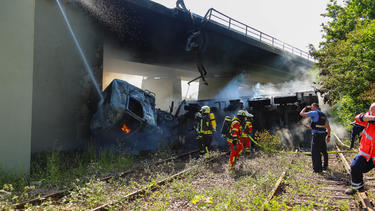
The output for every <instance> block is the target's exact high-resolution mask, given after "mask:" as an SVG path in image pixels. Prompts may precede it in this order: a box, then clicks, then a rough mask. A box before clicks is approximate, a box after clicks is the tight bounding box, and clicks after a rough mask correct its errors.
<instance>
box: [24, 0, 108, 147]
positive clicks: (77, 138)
mask: <svg viewBox="0 0 375 211" xmlns="http://www.w3.org/2000/svg"><path fill="white" fill-rule="evenodd" d="M62 2H63V3H62V4H63V7H64V8H65V11H66V15H67V17H68V19H69V20H70V22H71V26H72V28H73V30H74V32H75V34H76V36H77V39H78V41H79V43H80V45H81V47H82V50H83V52H84V53H85V55H86V57H87V58H88V63H89V64H90V66H91V67H92V69H93V71H94V74H95V77H96V79H97V82H98V83H99V87H101V84H100V83H101V81H102V78H101V77H102V41H101V40H102V39H101V35H100V30H99V29H98V28H96V27H97V23H96V22H94V21H93V20H92V19H91V18H90V16H89V15H88V14H86V13H85V12H83V11H82V10H81V9H79V8H76V7H75V6H74V5H73V4H69V3H64V2H67V1H62ZM17 14H18V12H17ZM34 55H35V57H34V74H33V79H34V80H33V87H34V89H33V94H32V96H33V110H32V114H33V118H32V152H39V151H44V150H53V149H60V150H67V149H73V148H77V147H82V146H84V145H85V144H86V143H87V142H88V140H89V132H90V131H89V121H90V117H91V115H92V112H94V111H95V106H96V105H97V100H98V94H97V92H96V90H95V89H94V86H93V82H92V81H91V80H90V77H89V75H88V72H87V70H86V69H85V68H84V65H83V64H84V63H83V62H82V60H81V57H80V55H79V53H78V50H77V48H76V46H75V45H74V42H73V39H72V36H71V34H70V32H69V30H68V28H67V26H66V23H65V22H64V19H63V16H62V15H61V12H60V10H59V9H58V5H57V3H56V1H51V0H37V1H36V4H35V48H34Z"/></svg>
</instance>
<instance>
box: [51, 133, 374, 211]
mask: <svg viewBox="0 0 375 211" xmlns="http://www.w3.org/2000/svg"><path fill="white" fill-rule="evenodd" d="M337 138H338V137H337ZM335 150H337V151H335V154H333V153H331V154H329V169H328V170H327V171H324V172H323V173H319V174H317V173H312V168H311V157H309V156H306V155H304V154H300V153H296V154H291V153H278V154H276V155H272V157H268V155H265V154H263V153H260V152H256V153H254V154H252V155H251V156H250V157H246V156H243V157H244V158H240V160H239V162H238V164H237V165H236V171H235V172H232V173H228V171H227V170H226V167H227V156H228V155H227V154H222V155H221V156H223V157H220V156H216V157H215V159H217V160H218V162H212V161H215V159H212V158H211V159H202V158H200V159H199V161H198V160H195V163H194V162H193V164H189V166H187V165H181V166H180V167H178V168H175V166H174V167H173V169H174V170H173V171H172V172H169V173H165V174H164V176H163V175H161V176H160V177H157V178H159V179H155V181H152V182H151V183H150V182H149V183H147V182H146V183H144V182H143V183H139V185H138V186H134V187H131V188H128V189H126V190H122V189H121V186H122V187H125V186H129V184H130V183H117V184H110V185H111V186H109V188H107V189H106V190H105V191H104V193H100V194H103V195H104V196H105V199H103V200H102V201H100V202H97V203H95V204H91V205H85V204H84V203H82V202H79V203H77V202H76V201H74V199H71V198H72V196H71V195H70V196H67V198H66V199H67V200H68V201H70V207H67V209H78V210H79V209H83V208H84V209H91V210H93V211H94V210H112V209H126V210H127V209H132V208H135V207H138V208H141V209H148V208H150V207H154V206H155V203H156V204H157V205H158V203H159V202H163V201H164V202H165V204H166V205H165V206H164V207H163V206H161V209H197V208H198V209H199V207H201V206H203V205H204V206H203V207H206V208H210V203H214V204H215V206H212V207H211V208H213V207H216V208H218V209H220V208H225V207H227V206H228V205H221V204H220V203H221V202H222V201H223V200H224V201H225V200H228V198H229V199H230V200H232V199H231V198H232V197H233V196H236V197H239V198H241V200H240V201H241V203H239V204H236V206H233V207H230V208H228V209H234V208H235V209H240V210H242V209H245V210H246V209H250V210H260V209H263V210H288V209H294V208H296V209H312V210H317V209H325V210H374V208H373V202H372V201H371V192H370V191H369V192H364V193H358V194H357V195H355V196H348V195H346V194H345V190H346V189H347V188H348V187H350V177H349V171H350V167H349V163H348V161H347V159H346V158H345V156H353V155H354V154H349V153H351V152H347V153H346V154H345V156H344V154H343V153H341V152H343V151H341V150H340V149H339V147H336V149H335ZM344 152H345V151H344ZM179 156H189V153H186V154H184V155H179ZM179 156H176V157H173V158H169V159H167V160H163V161H159V162H156V163H154V164H155V165H158V164H162V163H166V162H169V161H171V160H175V159H178V158H179ZM224 156H225V158H224ZM197 162H198V163H197ZM199 162H201V163H199ZM202 162H203V163H206V162H207V163H211V164H203V163H202ZM275 164H279V165H275ZM197 165H198V166H197ZM202 165H204V166H202ZM270 165H275V167H274V169H272V168H270V167H271V166H270ZM264 167H266V168H264ZM267 167H268V168H267ZM160 168H162V167H160ZM270 171H272V173H271V174H270ZM267 172H268V173H267ZM137 173H139V172H137ZM130 174H132V175H130ZM133 174H134V175H133ZM125 175H128V177H125V179H127V178H132V180H133V181H141V180H142V178H143V176H144V175H143V176H140V177H138V176H137V174H135V172H134V171H133V172H132V173H130V172H128V171H125V172H119V173H117V174H115V175H111V176H110V177H105V178H101V181H102V182H108V183H111V182H113V180H114V179H112V178H116V177H120V178H121V177H123V176H125ZM277 175H279V176H277ZM273 177H274V179H273ZM155 178H156V177H155ZM366 178H369V179H368V180H370V179H371V177H366ZM244 181H246V182H245V183H244ZM239 184H241V185H239ZM272 184H274V186H272ZM242 185H244V187H242ZM367 186H370V187H373V186H372V185H371V183H370V182H369V184H367ZM234 187H237V188H234ZM238 187H242V188H240V189H238ZM220 188H221V189H222V190H220ZM106 191H107V192H106ZM233 191H235V192H234V193H233V194H232V192H233ZM236 191H240V192H238V193H239V194H241V196H238V195H237V193H236ZM245 192H246V193H254V194H255V195H251V196H246V194H245ZM180 193H182V196H180ZM192 193H193V195H190V196H189V197H186V195H189V194H192ZM369 194H370V195H369ZM97 195H99V194H97ZM160 195H166V196H174V197H172V198H171V197H167V198H163V197H161V196H160ZM232 195H233V196H232ZM65 196H66V194H65ZM217 196H220V197H217ZM263 196H264V197H263ZM81 197H90V195H87V194H86V193H83V194H81ZM257 197H259V199H258V201H257ZM215 198H216V201H215ZM60 199H61V196H60ZM108 199H110V200H108ZM211 200H212V201H214V202H210V201H211ZM259 200H262V201H261V202H260V201H259ZM52 203H56V204H58V203H60V202H58V200H56V201H54V202H52ZM207 203H208V204H207ZM230 203H233V201H232V202H230ZM77 204H80V205H79V206H82V207H78V206H77ZM202 204H203V205H202ZM56 207H64V208H66V207H65V205H64V204H61V205H57V206H56ZM56 207H54V208H56Z"/></svg>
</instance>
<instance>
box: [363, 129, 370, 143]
mask: <svg viewBox="0 0 375 211" xmlns="http://www.w3.org/2000/svg"><path fill="white" fill-rule="evenodd" d="M363 133H364V134H365V135H366V137H367V138H368V139H370V141H372V136H370V135H369V134H367V133H366V130H364V131H363Z"/></svg>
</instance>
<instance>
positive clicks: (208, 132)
mask: <svg viewBox="0 0 375 211" xmlns="http://www.w3.org/2000/svg"><path fill="white" fill-rule="evenodd" d="M201 133H202V134H205V135H211V134H212V131H210V130H208V131H201Z"/></svg>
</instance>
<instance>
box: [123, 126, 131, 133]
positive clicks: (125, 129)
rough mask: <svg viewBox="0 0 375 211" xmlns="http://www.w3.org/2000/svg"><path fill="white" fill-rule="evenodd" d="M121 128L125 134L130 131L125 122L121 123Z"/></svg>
mask: <svg viewBox="0 0 375 211" xmlns="http://www.w3.org/2000/svg"><path fill="white" fill-rule="evenodd" d="M121 130H122V131H124V133H125V134H128V133H130V131H131V130H130V128H128V126H126V124H123V125H122V128H121Z"/></svg>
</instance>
